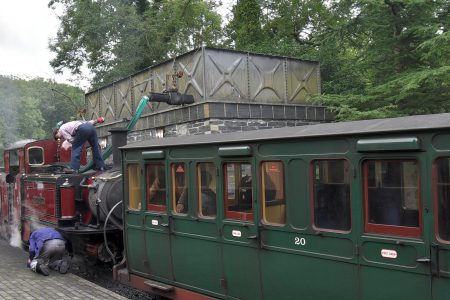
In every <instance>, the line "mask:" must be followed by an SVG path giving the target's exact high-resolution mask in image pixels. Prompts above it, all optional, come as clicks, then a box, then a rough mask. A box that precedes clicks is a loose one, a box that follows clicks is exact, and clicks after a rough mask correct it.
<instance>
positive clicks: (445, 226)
mask: <svg viewBox="0 0 450 300" xmlns="http://www.w3.org/2000/svg"><path fill="white" fill-rule="evenodd" d="M436 171H437V182H436V183H435V184H436V185H437V187H436V200H435V201H436V204H437V214H438V218H437V222H438V234H439V237H440V238H441V239H443V240H446V241H450V158H441V159H438V160H436Z"/></svg>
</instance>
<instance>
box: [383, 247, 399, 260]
mask: <svg viewBox="0 0 450 300" xmlns="http://www.w3.org/2000/svg"><path fill="white" fill-rule="evenodd" d="M381 256H383V257H385V258H397V251H395V250H390V249H381Z"/></svg>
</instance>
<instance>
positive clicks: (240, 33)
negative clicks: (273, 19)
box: [228, 0, 263, 50]
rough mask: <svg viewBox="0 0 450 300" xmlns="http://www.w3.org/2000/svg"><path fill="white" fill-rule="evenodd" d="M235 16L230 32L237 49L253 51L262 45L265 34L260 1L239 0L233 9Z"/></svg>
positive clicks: (229, 26) (229, 28)
mask: <svg viewBox="0 0 450 300" xmlns="http://www.w3.org/2000/svg"><path fill="white" fill-rule="evenodd" d="M233 15H234V18H233V20H231V22H230V23H229V25H228V30H229V31H230V34H231V38H232V39H233V41H234V43H235V47H236V49H238V50H243V49H245V50H251V49H254V48H256V47H257V45H259V44H261V42H262V38H263V33H262V28H261V26H262V24H261V7H260V5H259V1H258V0H238V1H237V3H236V5H235V6H234V7H233Z"/></svg>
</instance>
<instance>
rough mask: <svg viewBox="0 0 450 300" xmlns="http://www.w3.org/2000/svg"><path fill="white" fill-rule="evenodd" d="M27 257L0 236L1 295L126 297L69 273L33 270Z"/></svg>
mask: <svg viewBox="0 0 450 300" xmlns="http://www.w3.org/2000/svg"><path fill="white" fill-rule="evenodd" d="M27 257H28V255H27V253H26V252H25V251H24V250H22V249H20V248H16V247H12V246H10V245H9V244H8V242H7V241H5V240H2V239H0V299H4V300H7V299H14V300H15V299H30V300H31V299H46V300H51V299H55V300H56V299H80V300H84V299H126V298H124V297H122V296H120V295H118V294H116V293H114V292H112V291H109V290H107V289H104V288H102V287H100V286H97V285H95V284H93V283H91V282H89V281H87V280H85V279H82V278H80V277H78V276H75V275H73V274H70V273H67V274H64V275H63V274H59V273H58V272H55V271H50V275H49V276H43V275H41V274H36V273H34V272H32V271H30V270H29V269H28V268H27V267H26V262H27Z"/></svg>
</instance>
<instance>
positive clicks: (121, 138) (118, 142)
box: [109, 128, 128, 169]
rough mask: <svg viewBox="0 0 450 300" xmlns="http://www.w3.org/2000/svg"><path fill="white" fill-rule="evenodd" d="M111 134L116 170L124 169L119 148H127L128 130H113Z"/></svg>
mask: <svg viewBox="0 0 450 300" xmlns="http://www.w3.org/2000/svg"><path fill="white" fill-rule="evenodd" d="M109 132H111V139H112V154H113V164H114V169H120V168H121V167H122V157H121V154H120V150H119V147H122V146H125V145H126V144H127V133H128V129H126V128H112V129H111V130H110V131H109Z"/></svg>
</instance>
